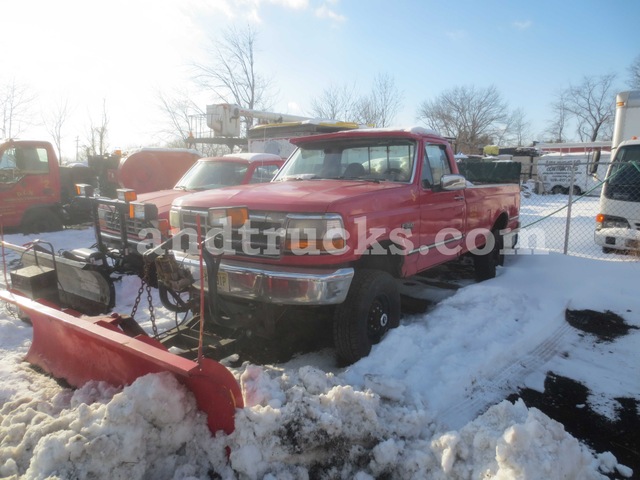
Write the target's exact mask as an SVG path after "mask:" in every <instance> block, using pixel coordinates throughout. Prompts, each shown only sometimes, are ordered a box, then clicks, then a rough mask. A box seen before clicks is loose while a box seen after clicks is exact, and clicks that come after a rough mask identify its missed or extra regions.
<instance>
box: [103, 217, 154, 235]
mask: <svg viewBox="0 0 640 480" xmlns="http://www.w3.org/2000/svg"><path fill="white" fill-rule="evenodd" d="M101 217H102V219H103V221H104V227H103V228H104V230H108V231H111V232H117V233H118V235H120V213H119V212H118V211H117V210H115V209H114V210H111V209H108V210H104V211H103V214H102V215H101ZM126 218H127V220H126V222H127V234H128V237H129V238H133V239H137V240H139V239H140V237H139V236H138V234H139V233H140V231H141V230H142V229H143V228H149V226H150V225H148V224H147V222H145V221H143V220H139V219H137V218H130V217H129V215H126Z"/></svg>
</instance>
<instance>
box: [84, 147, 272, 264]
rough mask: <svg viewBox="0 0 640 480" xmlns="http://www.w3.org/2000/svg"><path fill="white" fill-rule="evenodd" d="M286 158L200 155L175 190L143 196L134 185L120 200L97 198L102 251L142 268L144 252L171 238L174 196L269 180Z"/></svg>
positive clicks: (94, 200) (123, 191) (120, 192)
mask: <svg viewBox="0 0 640 480" xmlns="http://www.w3.org/2000/svg"><path fill="white" fill-rule="evenodd" d="M283 163H284V161H283V160H282V158H280V157H279V156H278V155H272V154H268V153H234V154H228V155H223V156H221V157H206V158H200V159H199V160H197V161H196V162H195V163H194V164H193V165H192V166H191V168H189V169H188V170H187V171H186V173H185V174H184V175H183V176H182V178H180V179H179V180H178V182H177V183H176V184H175V186H174V187H173V188H172V189H170V190H159V191H155V192H148V193H143V194H141V195H138V193H139V192H136V191H134V190H133V189H119V190H117V195H118V198H117V199H110V198H105V197H93V198H91V201H92V203H93V205H94V211H95V213H94V219H95V220H96V221H95V230H96V240H97V242H98V247H99V250H101V251H104V252H108V255H109V256H110V257H111V258H113V259H114V260H115V267H116V270H118V271H123V272H134V273H142V271H141V267H142V255H141V252H143V251H144V250H145V248H146V246H147V245H149V244H150V243H153V242H154V241H157V240H159V241H162V240H166V239H167V237H168V235H169V208H170V207H171V202H172V201H173V200H175V199H176V198H178V197H181V196H184V195H188V194H190V193H193V192H197V191H202V190H208V189H213V188H221V187H226V186H229V185H239V184H245V183H246V184H250V183H259V182H268V181H270V180H271V179H272V178H273V176H274V175H275V173H276V172H277V171H278V169H279V168H280V167H281V166H282V164H283ZM155 175H156V176H158V174H155ZM132 207H133V208H132ZM132 212H133V215H132V214H131V213H132ZM147 232H148V233H147ZM154 236H155V237H158V238H154Z"/></svg>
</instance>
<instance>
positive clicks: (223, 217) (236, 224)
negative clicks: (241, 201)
mask: <svg viewBox="0 0 640 480" xmlns="http://www.w3.org/2000/svg"><path fill="white" fill-rule="evenodd" d="M247 220H249V210H247V208H246V207H231V208H211V209H209V213H208V216H207V223H208V224H209V226H210V227H221V226H224V225H228V224H229V223H231V228H240V227H242V226H243V225H244V224H245V223H246V221H247Z"/></svg>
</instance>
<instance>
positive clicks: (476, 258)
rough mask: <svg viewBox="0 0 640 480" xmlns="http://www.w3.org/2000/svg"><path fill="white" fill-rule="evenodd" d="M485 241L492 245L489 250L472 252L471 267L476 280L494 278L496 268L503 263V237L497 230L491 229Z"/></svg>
mask: <svg viewBox="0 0 640 480" xmlns="http://www.w3.org/2000/svg"><path fill="white" fill-rule="evenodd" d="M487 242H489V243H491V244H492V245H493V246H492V248H491V250H490V251H488V252H483V253H474V254H473V267H474V270H475V277H476V280H477V281H478V282H482V281H484V280H489V279H490V278H494V277H495V276H496V268H497V267H498V266H502V265H504V253H502V250H503V248H504V237H503V236H502V235H500V232H499V231H498V230H492V231H491V236H490V237H488V238H487ZM485 246H486V245H485Z"/></svg>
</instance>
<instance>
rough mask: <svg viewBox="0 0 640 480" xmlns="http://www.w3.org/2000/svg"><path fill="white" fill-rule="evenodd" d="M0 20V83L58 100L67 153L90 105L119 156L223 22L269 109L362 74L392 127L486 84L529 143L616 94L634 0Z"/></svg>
mask: <svg viewBox="0 0 640 480" xmlns="http://www.w3.org/2000/svg"><path fill="white" fill-rule="evenodd" d="M3 12H4V14H3V17H4V18H5V20H7V19H8V18H16V19H17V20H16V21H14V22H8V21H5V22H4V25H5V26H4V27H3V29H4V31H5V36H4V38H5V39H7V38H14V39H17V40H15V41H6V40H5V41H3V42H2V43H1V44H0V55H1V57H0V58H3V59H4V60H3V67H4V68H3V71H2V73H0V81H2V82H6V81H8V79H10V78H15V79H16V81H17V82H18V83H21V84H28V85H29V86H30V87H31V88H32V89H33V91H35V92H36V93H37V94H38V101H39V102H40V104H41V105H42V108H43V109H44V110H47V108H49V106H50V105H53V104H55V103H56V102H58V103H59V101H60V99H62V98H69V100H70V103H71V104H72V106H73V110H74V114H73V119H72V120H71V121H70V122H69V123H68V127H67V128H66V129H65V130H68V131H65V132H63V134H65V135H66V136H67V137H68V138H67V139H66V141H67V143H71V142H72V141H73V140H74V139H75V137H76V136H80V137H81V141H82V137H83V136H84V135H85V130H86V128H84V127H83V125H86V123H87V120H88V118H89V117H91V118H94V119H96V120H97V119H98V116H99V112H100V111H101V109H102V103H103V100H104V101H105V103H106V107H107V111H108V113H109V117H110V124H109V127H110V132H111V134H110V143H111V145H112V146H113V147H116V146H118V147H122V148H126V147H128V146H134V145H144V144H149V143H151V142H153V141H154V139H155V137H154V135H153V133H154V131H155V130H156V129H157V126H158V121H159V120H160V114H159V112H158V110H157V109H156V107H155V105H156V103H157V102H156V93H157V92H158V91H164V92H171V91H173V90H175V89H177V88H180V89H188V90H189V91H192V92H194V94H195V89H194V88H193V87H191V86H190V83H191V74H190V72H189V70H190V69H189V66H190V65H191V64H192V62H193V61H195V60H202V58H204V57H203V53H202V51H203V47H205V46H207V45H209V41H210V38H212V37H214V36H215V35H216V33H219V32H220V31H221V30H222V29H223V28H225V27H226V26H228V25H231V24H234V25H237V26H244V25H247V24H251V25H252V26H253V27H254V28H255V30H256V31H257V32H258V67H259V69H260V71H261V72H262V73H264V74H266V75H267V76H269V77H270V78H271V79H272V80H273V84H274V86H275V87H276V89H275V90H276V92H277V96H276V97H275V98H276V101H275V102H274V110H275V111H279V112H282V113H295V114H302V115H304V114H308V113H309V108H310V102H311V99H312V98H313V97H317V96H319V95H320V94H321V93H322V91H323V89H325V88H326V87H328V86H329V85H342V84H347V85H355V86H356V87H357V89H359V90H360V91H362V92H363V93H367V92H369V91H370V89H371V81H372V79H373V78H374V77H375V76H376V74H387V75H389V76H391V77H392V78H393V79H394V81H395V84H396V86H397V87H398V89H399V90H401V91H402V92H403V94H404V102H403V103H404V107H403V109H402V111H401V113H400V114H399V115H398V116H397V118H396V123H398V124H403V125H407V124H415V123H417V120H416V111H417V108H418V106H419V104H420V103H421V102H422V101H424V100H428V99H432V98H434V97H435V96H437V95H438V94H440V93H441V92H443V91H445V90H447V89H449V88H451V87H454V86H461V85H468V86H471V85H474V86H477V87H487V86H490V85H495V86H496V87H497V89H498V90H499V92H500V93H501V94H502V96H503V98H504V99H505V100H506V101H507V102H508V103H509V105H510V107H511V108H522V109H523V110H524V112H525V114H526V116H527V119H528V120H529V121H530V122H531V130H532V133H533V134H534V136H536V137H537V136H538V134H539V133H540V132H542V131H543V130H544V128H545V126H546V122H547V120H548V119H549V118H550V115H551V114H550V109H549V104H550V103H551V102H552V101H553V99H554V95H555V94H557V93H558V92H559V91H560V90H562V89H563V88H566V87H567V86H568V85H569V84H571V83H574V84H577V83H579V82H580V81H581V79H582V78H583V76H585V75H603V74H608V73H615V74H617V75H618V81H617V84H618V85H619V89H620V90H623V89H626V88H627V82H628V73H627V68H628V66H629V65H630V64H631V62H632V61H633V60H634V58H636V57H637V56H638V55H640V29H638V25H637V22H638V18H640V1H637V0H618V1H604V0H603V1H591V0H587V1H580V0H566V1H562V0H555V1H530V2H521V1H497V0H489V1H486V0H485V1H469V0H459V1H456V2H443V1H431V0H422V1H408V0H405V1H403V0H399V1H393V2H392V1H381V0H369V1H356V0H236V1H233V0H228V1H227V0H208V1H204V0H182V1H180V2H175V1H172V0H155V1H147V0H127V1H125V0H113V1H110V2H107V3H104V4H103V5H102V6H98V5H96V4H95V3H94V2H83V1H78V0H60V1H59V2H50V1H49V0H32V1H30V2H11V3H10V4H9V5H4V6H3ZM201 98H202V101H203V103H204V104H206V103H212V102H213V100H211V101H210V100H208V99H207V98H206V97H201ZM612 101H613V99H612ZM203 108H204V105H203ZM21 136H22V137H34V136H42V133H41V130H38V129H36V128H35V127H32V128H30V129H28V130H26V131H24V132H23V134H21ZM68 148H70V147H68ZM67 154H69V152H67Z"/></svg>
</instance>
